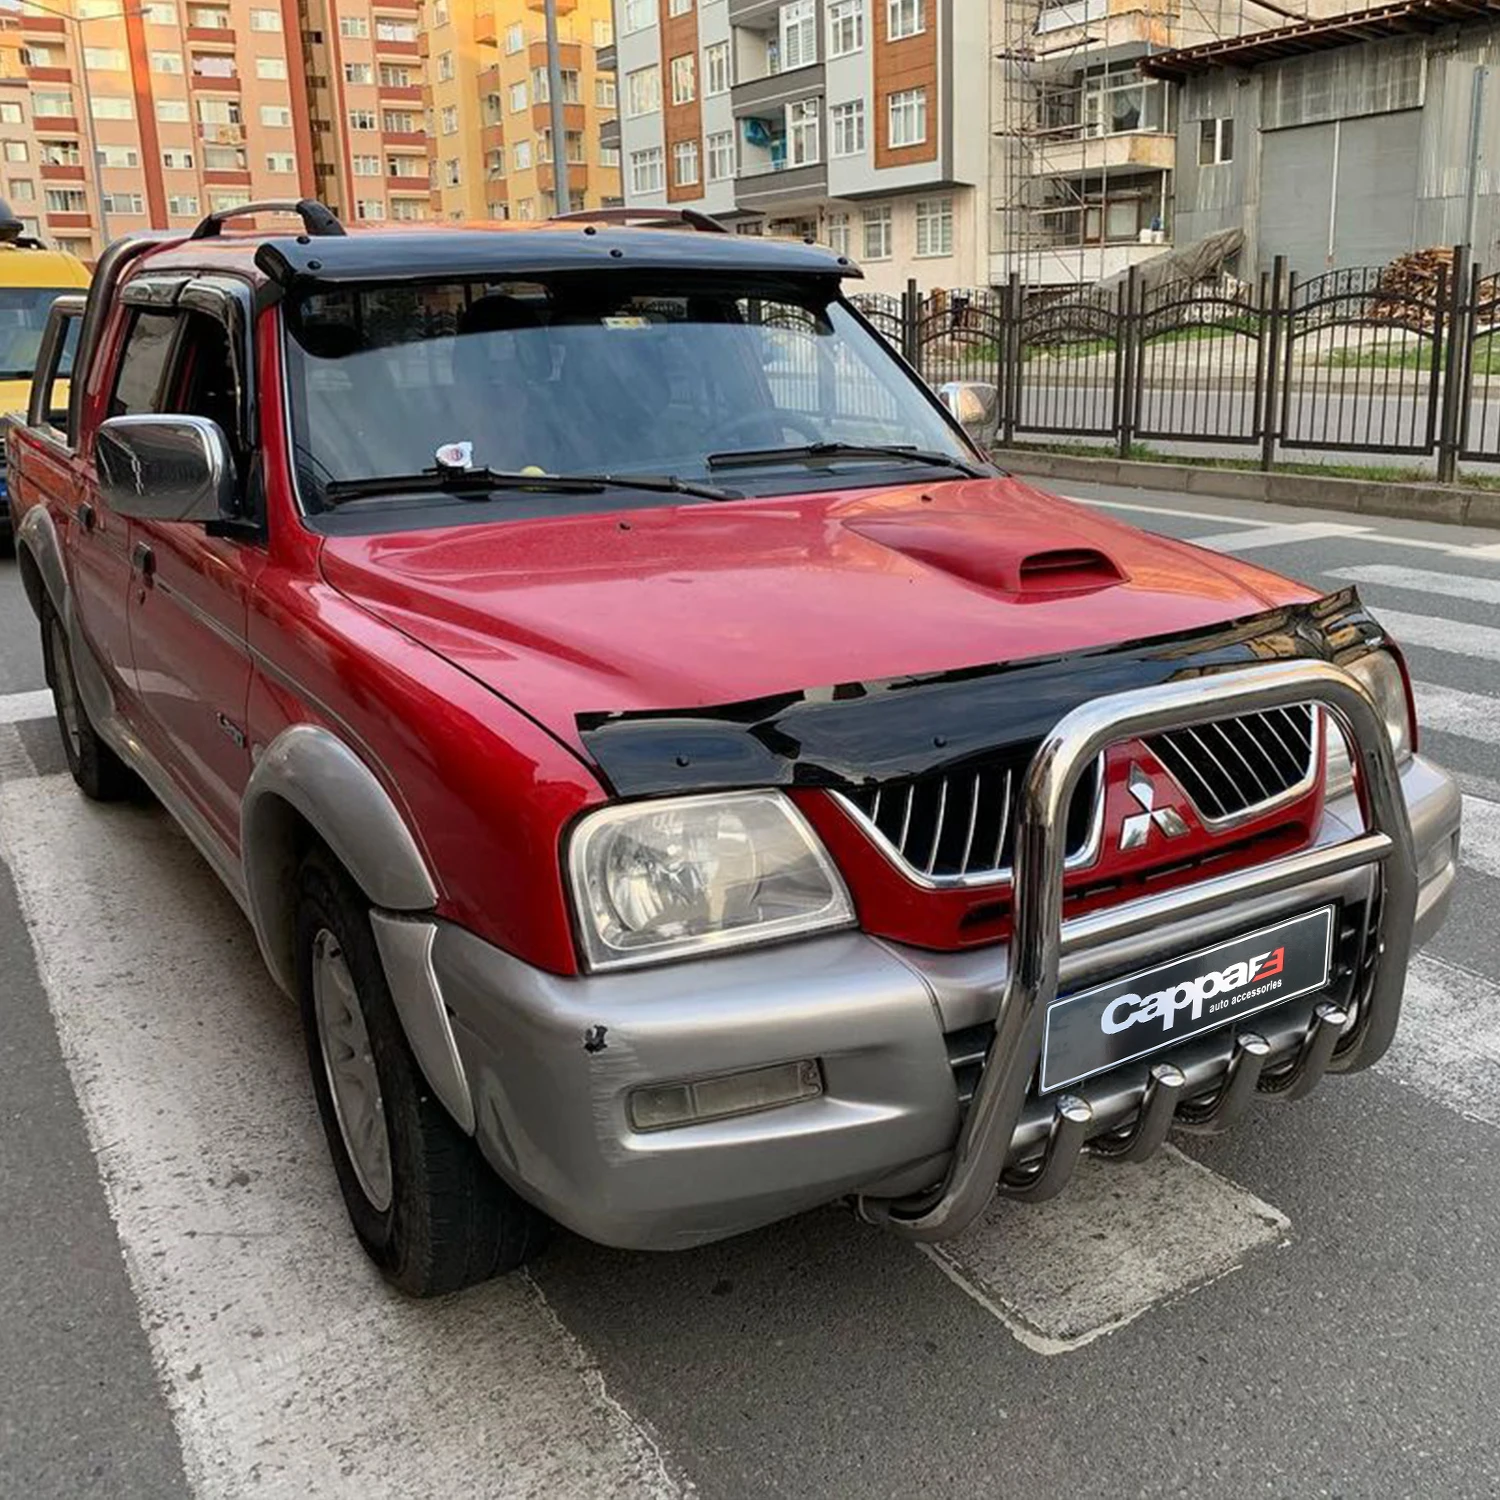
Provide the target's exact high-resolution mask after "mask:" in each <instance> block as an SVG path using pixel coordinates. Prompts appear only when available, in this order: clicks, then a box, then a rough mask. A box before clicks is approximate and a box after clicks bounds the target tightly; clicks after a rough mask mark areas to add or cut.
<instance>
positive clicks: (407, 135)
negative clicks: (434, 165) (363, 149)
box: [380, 130, 427, 151]
mask: <svg viewBox="0 0 1500 1500" xmlns="http://www.w3.org/2000/svg"><path fill="white" fill-rule="evenodd" d="M380 140H381V143H382V144H383V145H386V146H420V147H421V148H422V149H423V150H424V151H425V150H426V149H427V132H426V131H425V130H382V131H381V132H380Z"/></svg>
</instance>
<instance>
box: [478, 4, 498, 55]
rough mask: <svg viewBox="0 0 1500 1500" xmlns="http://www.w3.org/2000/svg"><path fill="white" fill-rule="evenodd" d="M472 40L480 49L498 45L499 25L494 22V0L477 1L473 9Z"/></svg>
mask: <svg viewBox="0 0 1500 1500" xmlns="http://www.w3.org/2000/svg"><path fill="white" fill-rule="evenodd" d="M474 40H475V41H476V42H478V43H479V45H480V46H481V47H498V46H499V45H500V29H499V23H498V22H497V21H496V20H495V0H479V3H478V5H476V6H475V7H474Z"/></svg>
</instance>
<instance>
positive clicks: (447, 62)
mask: <svg viewBox="0 0 1500 1500" xmlns="http://www.w3.org/2000/svg"><path fill="white" fill-rule="evenodd" d="M452 78H453V54H452V53H451V52H439V53H438V82H439V83H449V82H451V81H452Z"/></svg>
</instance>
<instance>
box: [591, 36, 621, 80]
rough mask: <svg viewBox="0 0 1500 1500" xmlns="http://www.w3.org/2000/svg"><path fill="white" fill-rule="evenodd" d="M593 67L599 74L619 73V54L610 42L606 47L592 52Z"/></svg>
mask: <svg viewBox="0 0 1500 1500" xmlns="http://www.w3.org/2000/svg"><path fill="white" fill-rule="evenodd" d="M594 66H595V67H596V68H597V69H598V70H599V71H600V72H601V73H618V72H619V71H620V54H619V52H618V51H616V49H615V44H614V43H613V42H611V43H610V44H609V46H607V47H599V48H596V49H595V51H594Z"/></svg>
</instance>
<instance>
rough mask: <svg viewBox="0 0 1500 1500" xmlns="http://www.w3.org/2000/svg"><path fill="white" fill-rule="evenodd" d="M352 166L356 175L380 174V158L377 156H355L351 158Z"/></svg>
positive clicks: (369, 175) (376, 175)
mask: <svg viewBox="0 0 1500 1500" xmlns="http://www.w3.org/2000/svg"><path fill="white" fill-rule="evenodd" d="M353 166H354V175H355V176H356V177H379V176H380V158H379V157H378V156H356V157H354V158H353Z"/></svg>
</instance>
